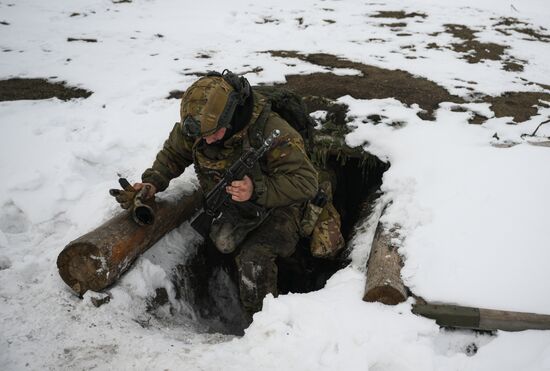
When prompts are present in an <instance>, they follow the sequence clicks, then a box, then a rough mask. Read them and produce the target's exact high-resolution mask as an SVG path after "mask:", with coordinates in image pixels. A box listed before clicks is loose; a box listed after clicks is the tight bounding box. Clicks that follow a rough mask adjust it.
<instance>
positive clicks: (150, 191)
mask: <svg viewBox="0 0 550 371" xmlns="http://www.w3.org/2000/svg"><path fill="white" fill-rule="evenodd" d="M144 187H145V191H144V193H143V196H144V197H145V200H148V199H150V198H151V197H153V196H154V195H155V193H157V187H155V186H154V185H152V184H151V183H134V189H135V190H136V191H140V190H141V189H142V188H144Z"/></svg>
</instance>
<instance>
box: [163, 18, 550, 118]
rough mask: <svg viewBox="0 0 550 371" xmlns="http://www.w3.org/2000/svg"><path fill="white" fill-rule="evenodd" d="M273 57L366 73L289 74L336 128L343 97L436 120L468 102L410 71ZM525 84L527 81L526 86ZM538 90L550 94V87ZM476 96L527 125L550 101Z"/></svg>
mask: <svg viewBox="0 0 550 371" xmlns="http://www.w3.org/2000/svg"><path fill="white" fill-rule="evenodd" d="M451 29H452V30H454V31H453V32H460V33H462V34H463V35H473V34H474V33H473V31H471V30H467V29H463V28H461V27H452V28H451ZM434 47H437V45H435V44H434ZM405 48H409V47H405ZM269 53H270V54H271V55H273V56H275V57H280V58H298V59H301V60H303V61H307V62H309V63H313V64H316V65H319V66H323V67H327V68H351V69H356V70H358V71H360V72H361V75H360V76H338V75H335V74H333V73H329V72H327V73H313V74H309V75H287V76H286V81H287V82H286V83H285V84H281V85H280V86H281V87H285V88H288V89H290V90H293V91H295V92H296V93H298V94H299V95H301V96H302V97H304V100H305V102H306V105H307V108H308V113H311V112H314V111H317V110H324V111H327V112H328V114H327V120H326V121H327V122H329V123H331V124H332V125H334V126H335V127H339V128H343V127H345V123H346V113H347V107H346V106H345V105H343V104H337V103H336V102H335V100H336V99H338V98H340V97H342V96H344V95H350V96H352V97H354V98H356V99H384V98H396V99H397V100H399V101H401V102H403V103H405V104H408V105H412V104H415V103H416V104H418V105H419V106H420V107H421V108H422V109H423V110H425V112H421V113H419V114H418V116H419V117H421V118H422V119H425V120H433V112H434V110H436V109H437V108H438V107H439V104H440V103H441V102H454V103H465V100H464V99H463V98H461V97H458V96H455V95H451V94H450V93H449V92H448V91H447V90H446V89H445V88H443V87H441V86H439V85H437V84H436V83H434V82H432V81H430V80H428V79H425V78H422V77H417V76H414V75H412V74H410V73H408V72H405V71H401V70H389V69H384V68H380V67H374V66H370V65H366V64H362V63H358V62H353V61H350V60H347V59H343V58H340V57H338V56H335V55H330V54H301V53H298V52H296V51H284V50H277V51H275V50H272V51H269ZM521 62H522V61H517V60H514V59H512V58H509V59H508V60H506V61H504V63H505V64H506V65H507V66H508V68H510V69H511V70H519V69H521V68H523V66H522V65H521V64H520V63H521ZM255 70H256V69H253V70H252V71H255ZM189 74H190V75H195V76H204V75H205V74H206V72H193V73H191V72H190V73H189ZM468 83H469V84H472V85H475V82H473V81H468ZM526 83H528V82H527V81H526ZM532 84H534V83H532ZM538 85H539V86H541V87H542V88H544V89H548V90H550V86H547V85H542V84H538ZM468 89H469V90H472V91H473V88H472V87H468ZM182 95H183V91H180V90H174V91H171V92H170V94H169V96H168V97H167V98H174V99H180V98H181V96H182ZM472 96H473V97H475V99H474V98H472V99H471V100H470V101H473V102H487V103H490V104H491V105H492V106H491V108H492V110H493V111H494V113H495V116H496V117H507V116H510V117H513V119H514V121H515V122H523V121H525V120H527V119H529V118H530V117H531V116H533V115H535V114H536V113H537V108H536V106H537V105H538V106H542V105H543V104H542V103H540V102H539V99H542V100H544V101H550V94H548V93H529V92H508V93H505V94H504V95H502V96H500V97H487V96H483V95H480V94H472ZM485 120H486V118H484V117H482V116H479V115H476V114H474V115H473V117H472V119H471V120H470V123H472V124H482V123H483V122H485Z"/></svg>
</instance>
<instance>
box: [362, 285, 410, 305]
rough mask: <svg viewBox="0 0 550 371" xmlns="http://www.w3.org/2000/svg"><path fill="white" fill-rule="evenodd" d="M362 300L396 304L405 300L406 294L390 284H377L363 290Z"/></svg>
mask: <svg viewBox="0 0 550 371" xmlns="http://www.w3.org/2000/svg"><path fill="white" fill-rule="evenodd" d="M363 300H364V301H368V302H379V303H383V304H386V305H396V304H399V303H402V302H404V301H405V300H407V296H406V294H404V293H403V292H402V291H400V290H398V289H396V288H395V287H392V286H378V287H374V288H372V289H370V290H368V291H366V292H365V296H363Z"/></svg>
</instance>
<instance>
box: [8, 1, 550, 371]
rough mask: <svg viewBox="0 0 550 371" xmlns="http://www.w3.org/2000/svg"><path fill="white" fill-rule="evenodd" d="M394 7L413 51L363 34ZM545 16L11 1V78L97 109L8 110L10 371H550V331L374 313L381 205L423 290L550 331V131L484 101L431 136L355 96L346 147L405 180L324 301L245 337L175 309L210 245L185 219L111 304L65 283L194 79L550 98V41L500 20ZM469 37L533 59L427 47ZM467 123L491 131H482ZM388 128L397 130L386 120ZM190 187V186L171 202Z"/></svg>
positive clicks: (302, 299) (387, 34) (286, 310)
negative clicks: (331, 77)
mask: <svg viewBox="0 0 550 371" xmlns="http://www.w3.org/2000/svg"><path fill="white" fill-rule="evenodd" d="M327 9H328V10H327ZM382 10H403V11H405V12H418V13H424V14H426V15H427V18H425V19H421V18H419V17H415V18H406V19H404V20H402V21H403V22H406V23H407V25H406V26H405V28H404V32H406V33H408V34H410V36H397V35H396V32H394V31H392V30H391V28H390V27H380V24H382V23H392V22H395V21H396V20H395V19H385V18H372V17H369V15H373V14H376V13H377V12H379V11H382ZM73 13H78V14H77V15H74V14H73ZM71 15H73V16H71ZM549 16H550V8H548V5H547V2H546V1H544V0H528V1H523V2H517V1H505V2H502V1H497V0H476V1H473V0H456V1H453V2H452V4H449V3H442V2H440V1H435V0H414V1H413V0H410V1H407V2H398V1H395V0H390V1H384V2H360V1H346V2H344V1H336V0H325V1H322V0H319V1H317V0H306V1H301V2H296V1H290V0H281V1H277V2H275V1H272V0H268V1H263V2H253V1H249V0H239V1H232V2H223V1H213V0H209V1H202V2H195V3H193V4H183V3H182V2H180V1H176V0H165V1H159V0H134V1H133V2H132V3H122V4H113V3H112V2H111V1H107V0H102V1H97V2H89V1H84V0H72V1H56V2H49V3H47V4H46V3H44V2H41V1H38V0H19V1H17V2H15V1H14V2H9V1H3V0H1V1H0V22H4V23H8V24H9V25H4V24H0V50H1V51H2V52H1V55H2V58H0V78H2V79H5V78H10V77H44V78H50V79H51V80H52V81H66V82H67V83H68V84H70V85H72V86H78V87H81V88H85V89H88V90H91V91H93V94H92V95H91V96H90V97H89V98H87V99H77V100H71V101H68V102H62V101H60V100H58V99H55V98H54V99H48V100H41V101H16V102H0V127H1V128H2V133H3V135H2V136H1V137H0V169H1V171H2V175H3V179H2V182H1V184H0V334H1V335H0V369H2V370H22V369H35V370H38V369H138V370H151V369H158V370H164V369H194V370H195V369H200V370H219V369H235V370H236V369H244V370H253V369H254V370H255V369H268V370H269V369H273V370H275V369H289V370H333V369H349V370H367V369H368V370H379V371H382V370H493V369H494V370H518V369H521V370H544V369H550V335H549V334H548V333H547V332H544V331H523V332H520V333H506V332H501V331H499V332H497V333H496V334H495V336H490V335H487V334H477V333H474V332H469V331H456V332H450V331H446V330H443V329H439V327H438V326H437V325H436V324H435V323H434V322H433V321H431V320H427V319H424V318H421V317H417V316H415V315H413V314H412V313H411V311H410V307H411V304H412V300H409V301H408V302H406V303H403V304H400V305H397V306H395V307H389V306H384V305H382V304H377V303H365V302H363V301H362V300H361V298H362V294H363V289H364V284H365V282H364V281H365V276H364V270H365V262H366V260H367V258H368V252H369V248H370V243H371V241H372V238H373V234H374V228H375V227H376V222H377V219H378V217H380V214H381V213H382V209H383V208H384V206H386V205H387V207H386V208H385V211H384V215H383V216H382V220H383V221H384V222H385V223H388V224H391V225H399V226H400V236H401V239H400V241H399V243H400V250H399V251H400V253H401V254H402V255H403V257H404V260H405V266H404V268H403V271H402V274H403V277H404V279H405V283H406V284H407V285H408V286H409V287H410V288H411V290H412V291H413V292H414V293H415V294H416V295H420V296H422V297H424V298H425V299H427V300H429V301H434V302H445V303H457V304H461V305H471V306H480V307H486V308H492V309H500V310H515V311H528V312H537V313H542V314H550V295H548V294H547V293H548V289H547V285H546V283H547V282H548V281H549V279H550V273H549V272H550V271H549V270H548V269H547V267H546V262H548V261H549V260H550V250H549V249H548V241H549V240H550V238H549V237H550V232H549V231H550V228H549V227H550V224H549V218H548V215H549V214H548V210H550V193H549V192H548V189H550V172H549V171H548V168H549V167H548V164H550V151H549V149H548V147H541V146H535V145H533V144H531V143H532V142H536V141H537V140H540V138H541V137H548V136H550V124H547V125H543V126H541V127H540V129H539V130H538V132H537V136H538V139H537V138H530V137H528V136H525V135H524V134H531V133H532V132H534V131H535V129H536V128H537V127H538V126H539V124H540V123H542V122H544V121H546V120H547V119H548V118H549V116H550V109H548V108H544V104H542V103H544V102H541V104H540V105H539V106H538V107H537V109H538V113H537V114H536V115H534V116H532V117H531V118H530V119H529V120H528V121H526V122H522V123H519V124H516V125H510V124H509V123H510V121H511V118H495V117H494V113H493V112H492V111H491V109H490V107H489V106H488V105H486V104H472V103H465V104H457V103H451V102H446V103H443V104H441V105H440V106H439V107H438V108H437V110H436V120H435V121H425V120H422V119H420V118H419V117H418V116H417V115H416V113H417V112H419V111H420V108H419V107H418V106H416V105H412V106H407V105H405V104H404V103H402V102H400V101H398V100H397V99H395V98H388V99H374V100H360V99H354V98H353V97H349V96H346V97H341V98H340V99H339V100H340V101H342V102H344V103H346V104H348V105H349V107H350V112H349V116H350V120H351V122H350V129H351V130H352V131H351V133H350V134H349V135H348V136H347V138H346V141H347V143H348V144H349V145H352V146H363V147H364V148H365V149H366V150H368V151H369V152H371V153H374V154H376V155H378V156H379V157H380V158H381V159H384V160H386V161H389V162H390V163H391V167H390V169H389V170H388V171H387V172H386V173H385V174H384V178H383V185H382V190H383V192H384V195H383V196H382V198H381V201H380V203H379V204H378V205H377V209H376V212H375V213H374V215H373V216H372V217H371V218H370V219H369V220H368V221H366V222H365V223H364V225H361V226H359V229H360V231H361V233H358V234H357V235H356V237H355V238H354V240H353V241H352V242H351V245H352V246H353V252H352V256H351V257H352V264H351V265H350V266H349V267H347V268H345V269H343V270H341V271H339V272H337V273H336V274H335V275H334V276H333V277H332V278H331V279H330V280H329V282H328V283H327V285H326V287H325V288H324V289H322V290H320V291H318V292H312V293H308V294H289V295H283V296H279V297H278V298H273V297H267V298H266V299H265V301H264V309H263V310H262V312H260V313H257V314H256V315H255V316H254V321H253V323H252V324H251V326H250V327H249V328H248V329H247V330H246V334H245V336H243V337H241V338H239V337H232V336H226V335H220V334H215V333H213V334H209V333H206V332H205V329H204V328H203V327H201V324H200V323H197V318H196V316H195V314H194V312H193V311H192V309H191V308H190V307H189V305H188V304H187V303H186V302H185V300H178V299H176V294H175V288H174V286H173V283H172V280H171V276H172V275H173V274H174V268H175V266H176V265H177V264H178V263H181V262H182V261H184V260H185V259H188V258H189V257H190V256H192V254H193V252H194V251H195V249H196V246H197V244H198V239H197V236H196V234H195V233H194V232H193V231H192V230H191V228H190V227H189V225H188V224H184V225H182V226H181V227H179V228H178V229H176V230H174V231H173V232H171V233H170V234H169V235H167V236H166V237H165V238H164V239H162V240H161V241H160V242H159V243H157V244H156V245H155V246H154V247H153V248H152V249H150V250H149V251H148V252H147V253H145V254H144V255H143V256H142V257H141V258H139V259H138V260H137V261H136V262H135V263H134V266H133V268H132V269H131V270H130V271H129V272H128V273H127V274H126V275H124V276H123V277H122V278H121V280H120V281H119V282H118V283H117V285H115V286H113V287H112V288H110V289H109V290H108V294H109V295H110V296H111V297H112V298H111V301H110V302H109V303H108V304H105V305H103V306H101V307H99V308H96V307H94V306H93V305H92V303H91V300H90V299H91V297H99V296H100V295H99V294H96V293H91V292H90V293H87V294H86V295H85V297H84V299H79V298H77V297H76V296H74V295H73V294H72V293H71V292H70V289H69V288H68V287H67V286H66V285H65V284H64V283H63V282H62V281H61V279H60V278H59V275H58V273H57V268H56V266H55V261H56V258H57V255H58V254H59V252H60V251H61V250H62V248H63V247H64V246H65V245H66V244H67V243H68V242H70V241H72V240H74V239H75V238H77V237H78V236H80V235H82V234H84V233H86V232H88V231H90V230H91V229H93V228H95V227H96V226H97V225H99V224H100V223H101V222H103V221H105V220H107V219H109V218H110V217H112V216H113V215H114V214H116V213H117V212H118V209H117V205H115V203H114V202H113V200H112V198H111V197H110V196H109V195H108V192H107V190H108V189H109V188H112V187H116V186H117V184H116V178H117V173H119V174H122V175H124V176H125V177H127V178H129V179H130V180H137V179H138V178H139V175H140V174H141V172H142V171H143V169H145V168H146V167H148V166H149V165H150V164H151V162H152V160H153V158H154V155H155V154H156V152H157V151H158V149H159V148H160V146H161V145H162V143H163V141H164V139H165V138H166V137H167V135H168V133H169V131H170V129H171V128H172V126H173V124H174V122H176V121H177V120H178V119H179V117H178V114H179V102H178V101H176V100H167V99H165V98H166V96H167V95H168V93H169V92H170V91H172V90H175V89H180V90H183V89H185V88H186V87H187V86H188V85H189V84H191V83H192V82H193V81H194V79H195V77H194V76H192V75H191V74H192V73H193V72H203V71H206V70H210V69H215V70H222V69H224V68H228V69H232V70H234V71H235V72H244V71H251V70H253V69H255V68H256V67H261V68H262V70H258V72H252V73H248V74H247V77H248V78H249V80H250V82H251V83H252V84H257V83H273V82H282V81H284V76H285V75H286V74H305V73H312V72H327V71H329V69H328V68H326V67H321V66H318V65H314V64H311V63H308V62H305V61H302V60H298V59H296V58H281V57H272V56H271V55H270V54H269V53H267V52H266V51H267V50H296V51H300V52H302V53H310V52H324V53H330V54H334V55H338V56H341V57H345V58H347V59H350V60H353V61H357V62H361V63H365V64H370V65H374V66H378V67H383V68H388V69H402V70H405V71H408V72H410V73H412V74H414V75H417V76H421V77H425V78H428V79H429V80H431V81H434V82H436V83H438V84H440V85H441V86H443V87H445V88H446V89H447V90H448V91H449V92H450V93H451V94H457V95H459V96H462V97H468V96H469V94H471V91H470V90H468V89H467V87H469V88H473V89H475V91H476V92H479V93H483V94H489V95H499V94H500V93H502V92H505V91H543V90H544V88H543V87H541V86H539V85H536V84H529V82H533V83H537V84H546V85H549V84H550V65H549V64H548V58H549V56H550V43H548V42H540V41H533V40H526V39H525V38H526V37H525V35H524V34H521V33H518V32H513V33H511V35H510V36H506V35H503V34H502V33H500V32H498V31H497V30H495V28H494V24H495V23H496V22H497V21H496V20H495V19H496V18H501V17H515V18H518V19H519V20H521V21H524V22H527V23H529V25H530V27H532V28H533V29H536V30H538V31H539V32H541V33H545V34H548V30H546V31H543V30H541V28H540V27H545V28H549V26H550V25H549V24H548V19H549ZM300 18H301V19H302V20H301V21H300V20H299V19H300ZM326 19H330V20H334V21H335V23H330V22H326V21H325V20H326ZM399 22H401V20H399ZM457 23H458V24H465V25H468V26H469V27H471V28H472V29H474V30H476V31H478V33H477V36H478V37H479V39H480V40H481V41H482V42H495V43H502V44H506V45H508V46H509V48H508V49H507V50H506V51H505V54H506V55H511V56H514V57H515V58H518V59H522V60H526V61H528V64H526V66H525V69H524V71H522V72H507V71H504V70H502V69H501V68H500V62H499V61H483V62H481V63H477V64H469V63H467V62H466V61H465V60H463V59H459V58H458V56H459V55H458V54H457V53H456V52H454V51H451V50H449V49H443V50H438V49H429V48H428V44H430V43H437V44H439V45H448V44H450V43H453V42H458V41H459V40H458V39H456V38H454V37H453V36H452V35H450V34H448V33H441V31H443V30H444V25H445V24H457ZM69 37H73V38H95V39H97V41H98V42H97V43H87V42H78V41H77V42H67V38H69ZM407 45H414V46H415V51H412V50H411V49H402V47H403V46H407ZM6 50H10V51H6ZM202 54H206V55H208V56H209V57H210V58H200V57H199V56H200V55H202ZM407 56H409V57H410V56H416V57H418V58H417V59H408V58H406V57H407ZM331 72H333V73H336V74H339V75H357V74H358V73H359V71H356V70H352V69H334V70H332V71H331ZM457 106H461V107H462V108H463V109H464V110H465V111H466V112H456V110H455V109H454V108H456V107H457ZM473 113H477V114H480V115H482V116H484V117H486V118H488V120H487V121H486V122H485V123H484V124H483V125H470V124H468V119H469V118H470V117H471V116H472V115H473ZM323 114H324V113H322V112H318V113H317V114H316V118H318V119H320V118H322V117H323ZM372 114H379V115H381V116H384V117H383V118H382V121H381V122H380V123H377V124H375V123H373V122H370V121H369V120H368V119H367V117H368V116H369V115H372ZM495 134H497V135H495ZM503 145H505V146H503ZM510 145H511V147H510ZM501 147H504V148H501ZM196 186H197V182H196V177H195V175H194V173H193V171H192V170H189V171H186V173H185V174H184V175H183V176H182V177H181V178H180V179H178V180H177V181H175V182H173V184H171V187H170V189H169V190H168V191H167V192H166V194H165V195H163V197H174V195H175V194H178V193H180V192H188V191H190V190H192V189H194V188H195V187H196ZM157 288H164V289H165V290H166V291H167V293H168V300H169V304H168V305H166V306H164V307H161V308H160V309H159V310H158V311H157V313H156V314H155V315H154V316H153V315H151V314H149V313H148V312H147V311H146V307H147V305H148V300H149V299H150V298H151V297H152V296H154V293H155V290H156V289H157ZM103 295H104V294H103ZM169 308H172V312H170V310H169ZM475 348H478V351H477V352H473V351H472V349H475Z"/></svg>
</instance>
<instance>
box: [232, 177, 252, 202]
mask: <svg viewBox="0 0 550 371" xmlns="http://www.w3.org/2000/svg"><path fill="white" fill-rule="evenodd" d="M225 191H226V192H227V193H229V194H230V195H231V199H232V200H233V201H239V202H244V201H248V200H250V197H252V192H254V183H252V179H250V178H249V177H248V176H247V175H245V176H244V178H243V180H235V181H233V182H231V185H230V186H227V187H225Z"/></svg>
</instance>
